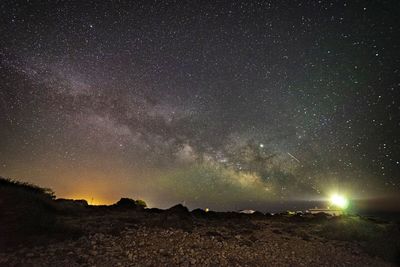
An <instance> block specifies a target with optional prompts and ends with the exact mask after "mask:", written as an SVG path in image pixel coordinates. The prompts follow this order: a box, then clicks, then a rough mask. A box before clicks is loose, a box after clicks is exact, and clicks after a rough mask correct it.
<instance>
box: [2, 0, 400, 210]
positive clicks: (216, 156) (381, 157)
mask: <svg viewBox="0 0 400 267" xmlns="http://www.w3.org/2000/svg"><path fill="white" fill-rule="evenodd" d="M0 6H1V23H0V33H1V34H0V36H1V38H0V60H1V65H0V75H1V76H0V86H1V87H0V89H1V91H0V130H1V131H0V175H2V176H7V177H13V178H18V179H21V180H24V181H28V182H33V183H37V184H40V185H44V186H49V187H52V188H53V189H54V190H55V191H56V193H57V195H59V196H64V197H75V198H87V199H94V201H95V202H96V200H97V203H110V202H113V201H115V200H117V199H118V198H119V197H121V196H128V197H132V198H143V199H145V200H147V201H148V202H149V204H150V205H152V206H159V207H165V206H168V205H171V204H173V203H176V202H184V203H185V204H186V205H188V206H189V207H212V208H217V209H233V208H237V207H250V208H251V207H252V206H257V207H259V206H260V205H268V203H270V202H271V201H290V200H298V199H303V200H304V199H321V198H324V197H326V194H328V193H329V192H330V191H332V190H335V191H341V192H344V193H346V194H351V195H352V196H354V197H359V198H365V197H370V196H383V195H390V194H391V195H393V194H394V195H396V194H398V193H399V190H400V177H399V173H400V172H399V168H400V165H399V161H400V155H399V151H400V145H399V142H400V140H399V136H400V134H399V132H400V131H399V117H400V116H399V114H400V109H399V97H398V91H399V90H400V88H399V87H400V78H399V77H400V71H399V66H400V53H399V51H400V47H399V39H398V38H397V37H398V35H399V32H400V29H399V28H400V27H399V24H398V22H397V16H398V12H399V11H400V6H399V3H398V2H397V1H392V2H390V1H380V2H379V3H378V2H376V3H374V2H365V1H348V2H343V1H276V2H272V1H271V2H270V1H217V2H213V1H210V2H206V1H101V2H100V1H82V3H78V2H76V1H48V2H45V1H42V2H40V3H39V2H35V1H32V2H31V1H4V2H3V1H2V3H1V4H0Z"/></svg>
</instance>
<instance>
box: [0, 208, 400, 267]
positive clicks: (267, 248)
mask: <svg viewBox="0 0 400 267" xmlns="http://www.w3.org/2000/svg"><path fill="white" fill-rule="evenodd" d="M245 216H248V218H247V217H244V216H242V217H241V218H219V219H210V218H201V217H195V216H194V215H193V214H190V213H185V212H184V211H183V212H177V213H154V214H153V213H146V212H143V211H141V212H137V211H121V212H111V213H104V214H86V215H85V216H82V215H79V216H66V217H64V218H63V220H64V221H65V222H66V223H68V224H70V225H75V226H76V225H79V227H80V229H81V230H82V231H83V233H82V235H81V236H80V237H77V238H75V239H66V240H62V241H49V242H47V243H45V244H41V245H35V246H31V247H26V246H21V247H18V248H16V249H12V250H8V251H6V252H1V253H0V266H176V265H180V266H392V265H391V264H390V263H388V262H386V261H384V260H382V259H380V258H378V257H374V256H371V255H370V254H367V253H366V252H365V251H364V250H363V249H362V248H361V247H360V246H359V245H358V244H357V243H355V242H347V241H335V240H328V239H325V238H323V237H321V236H319V235H318V231H317V230H318V229H317V228H318V227H319V226H320V224H318V223H308V222H297V221H296V220H294V219H293V220H292V219H290V218H289V219H288V218H284V219H282V218H278V219H277V218H274V217H268V218H264V217H262V216H259V217H257V218H254V217H250V216H251V215H245Z"/></svg>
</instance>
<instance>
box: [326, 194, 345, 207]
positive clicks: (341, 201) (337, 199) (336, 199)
mask: <svg viewBox="0 0 400 267" xmlns="http://www.w3.org/2000/svg"><path fill="white" fill-rule="evenodd" d="M330 202H331V204H332V205H333V206H336V207H338V208H341V209H346V208H347V206H348V205H349V201H348V200H347V199H346V198H345V197H344V196H340V195H333V196H332V197H331V199H330Z"/></svg>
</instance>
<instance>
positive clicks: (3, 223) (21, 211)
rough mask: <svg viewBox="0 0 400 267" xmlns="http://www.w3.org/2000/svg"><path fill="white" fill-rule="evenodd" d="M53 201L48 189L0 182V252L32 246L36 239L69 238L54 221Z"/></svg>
mask: <svg viewBox="0 0 400 267" xmlns="http://www.w3.org/2000/svg"><path fill="white" fill-rule="evenodd" d="M54 198H55V196H54V192H53V191H52V190H50V189H47V188H41V187H38V186H35V185H32V184H28V183H22V182H18V181H14V180H11V179H5V178H0V214H1V216H0V236H1V238H0V248H8V247H10V246H14V245H18V244H21V243H34V242H36V241H37V240H39V238H38V236H48V237H50V236H54V234H57V235H58V236H64V237H65V236H68V235H70V234H71V232H70V231H69V230H70V229H68V227H66V226H65V225H64V224H63V223H62V222H60V221H59V220H58V218H57V213H58V207H57V205H56V203H55V201H54Z"/></svg>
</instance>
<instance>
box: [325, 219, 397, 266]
mask: <svg viewBox="0 0 400 267" xmlns="http://www.w3.org/2000/svg"><path fill="white" fill-rule="evenodd" d="M320 234H321V235H322V236H324V237H326V238H329V239H335V240H344V241H357V242H359V243H360V244H361V246H362V247H363V249H364V250H365V251H367V252H368V253H370V254H371V255H374V256H379V257H381V258H383V259H385V260H387V261H391V262H395V263H400V258H399V256H400V229H399V225H397V224H393V223H392V224H387V223H384V224H380V223H376V222H372V221H368V220H365V219H362V218H360V217H358V216H344V217H337V218H335V219H333V220H328V221H326V222H324V223H323V224H322V228H321V231H320Z"/></svg>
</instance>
